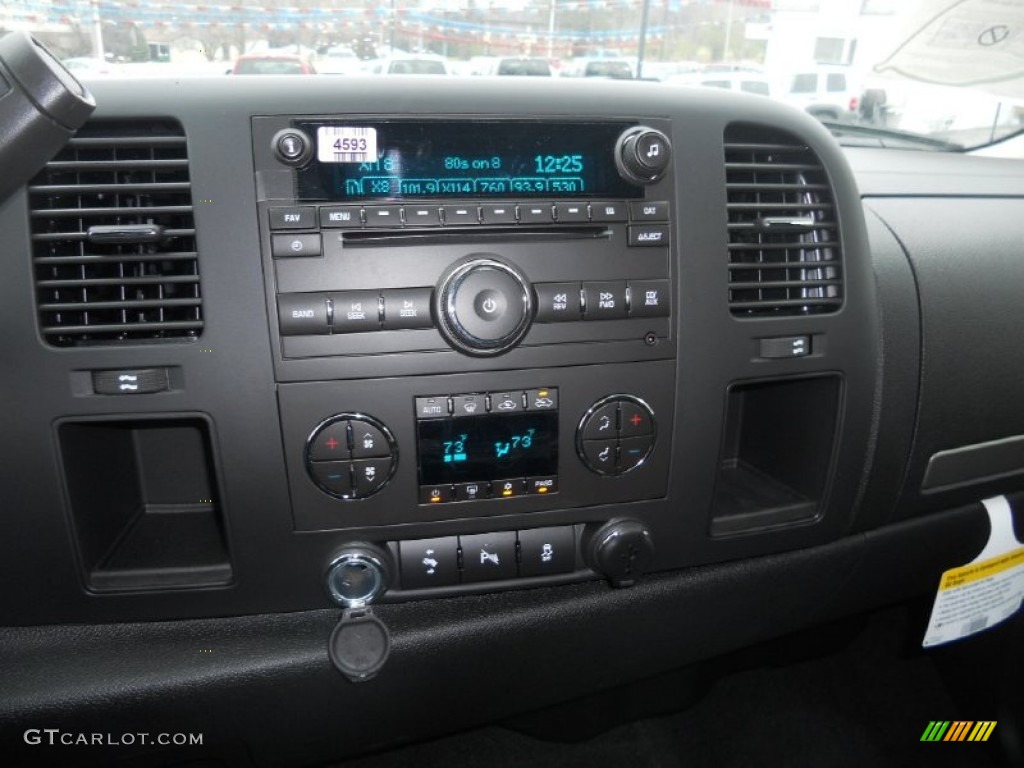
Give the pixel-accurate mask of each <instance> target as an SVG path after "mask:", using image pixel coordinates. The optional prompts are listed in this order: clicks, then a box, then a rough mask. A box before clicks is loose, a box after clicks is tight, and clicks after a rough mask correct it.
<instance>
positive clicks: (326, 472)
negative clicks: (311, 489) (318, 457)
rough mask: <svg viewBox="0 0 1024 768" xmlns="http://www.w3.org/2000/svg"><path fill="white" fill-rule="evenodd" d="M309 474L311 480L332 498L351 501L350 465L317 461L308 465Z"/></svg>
mask: <svg viewBox="0 0 1024 768" xmlns="http://www.w3.org/2000/svg"><path fill="white" fill-rule="evenodd" d="M309 473H310V474H311V475H312V476H313V480H315V481H316V484H317V485H319V486H320V489H321V490H323V491H326V492H327V493H329V494H331V495H332V496H339V497H341V498H343V499H351V498H352V496H353V490H352V463H351V462H348V461H317V462H313V463H312V464H310V465H309Z"/></svg>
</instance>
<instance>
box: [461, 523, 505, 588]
mask: <svg viewBox="0 0 1024 768" xmlns="http://www.w3.org/2000/svg"><path fill="white" fill-rule="evenodd" d="M459 545H460V546H461V547H462V580H463V581H464V582H476V581H497V580H500V579H514V578H515V576H516V534H515V532H514V531H504V532H502V533H480V534H474V535H471V536H460V537H459Z"/></svg>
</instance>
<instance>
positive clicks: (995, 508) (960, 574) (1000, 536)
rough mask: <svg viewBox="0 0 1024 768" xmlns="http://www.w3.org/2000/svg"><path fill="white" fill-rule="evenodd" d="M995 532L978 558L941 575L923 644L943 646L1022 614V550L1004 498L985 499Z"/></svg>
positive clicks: (1023, 566)
mask: <svg viewBox="0 0 1024 768" xmlns="http://www.w3.org/2000/svg"><path fill="white" fill-rule="evenodd" d="M982 503H983V504H984V505H985V509H986V511H987V512H988V517H989V523H990V525H991V533H990V534H989V539H988V544H986V545H985V548H984V549H983V550H982V551H981V554H980V555H978V556H977V557H976V558H975V559H974V560H972V561H971V562H969V563H967V565H962V566H960V567H959V568H951V569H950V570H948V571H946V572H945V573H943V574H942V578H941V579H940V580H939V591H938V594H937V595H936V596H935V605H934V606H933V607H932V615H931V618H930V619H929V620H928V629H927V630H926V631H925V634H924V641H923V642H922V645H923V646H924V647H925V648H931V647H932V646H936V645H942V644H943V643H948V642H951V641H953V640H959V639H960V638H963V637H968V636H970V635H973V634H975V633H976V632H981V631H982V630H984V629H987V628H988V627H991V626H994V625H996V624H998V623H999V622H1001V621H1005V620H1006V619H1008V618H1010V617H1011V616H1013V614H1015V613H1016V612H1017V611H1018V610H1020V605H1021V600H1022V599H1024V546H1021V544H1020V542H1019V541H1017V538H1016V536H1014V533H1013V512H1012V510H1011V509H1010V504H1009V502H1008V501H1007V500H1006V497H1005V496H999V497H997V498H994V499H985V501H984V502H982Z"/></svg>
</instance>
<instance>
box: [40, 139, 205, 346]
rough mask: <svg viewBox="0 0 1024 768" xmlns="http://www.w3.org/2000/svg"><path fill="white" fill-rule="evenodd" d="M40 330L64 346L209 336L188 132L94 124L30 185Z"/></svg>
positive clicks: (48, 337)
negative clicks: (205, 323)
mask: <svg viewBox="0 0 1024 768" xmlns="http://www.w3.org/2000/svg"><path fill="white" fill-rule="evenodd" d="M29 200H30V206H31V217H32V246H33V248H32V254H33V263H34V265H35V277H36V290H37V299H38V304H39V323H40V328H41V330H42V333H43V336H44V337H45V338H46V340H47V341H48V342H49V343H51V344H53V345H55V346H60V347H67V346H76V345H85V344H117V343H123V342H133V343H138V342H146V341H161V340H172V339H179V340H180V339H189V338H195V337H197V336H198V335H199V334H200V333H201V331H202V328H203V314H202V306H201V305H202V302H201V298H200V292H199V266H198V261H197V255H196V235H195V223H194V221H193V217H192V191H191V185H190V183H189V173H188V157H187V153H186V144H185V133H184V131H183V130H182V128H181V125H179V124H178V123H177V122H175V121H171V120H142V121H92V122H89V123H87V124H86V125H84V126H83V127H82V128H81V130H79V132H78V133H77V134H76V135H75V138H73V139H72V140H71V142H70V143H69V144H68V145H67V147H65V148H64V149H63V150H62V151H61V153H60V154H59V155H57V157H56V158H54V159H53V160H52V161H51V162H49V163H48V164H47V165H46V167H45V168H44V169H43V170H42V171H41V172H40V173H39V174H38V175H37V176H36V178H35V179H33V180H32V182H31V184H30V186H29Z"/></svg>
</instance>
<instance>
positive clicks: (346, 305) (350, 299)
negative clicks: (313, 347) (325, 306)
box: [328, 291, 380, 333]
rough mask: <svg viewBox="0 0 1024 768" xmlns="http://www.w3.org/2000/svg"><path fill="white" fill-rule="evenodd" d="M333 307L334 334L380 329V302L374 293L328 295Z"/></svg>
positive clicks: (348, 292) (347, 292) (332, 327)
mask: <svg viewBox="0 0 1024 768" xmlns="http://www.w3.org/2000/svg"><path fill="white" fill-rule="evenodd" d="M328 296H329V298H330V299H331V302H332V303H333V305H334V317H333V320H332V322H331V329H332V330H333V331H334V333H355V332H358V331H376V330H378V329H379V328H380V310H379V303H380V300H379V298H378V296H377V292H376V291H342V292H340V293H331V294H328Z"/></svg>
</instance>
